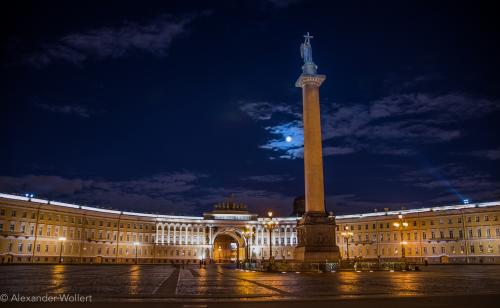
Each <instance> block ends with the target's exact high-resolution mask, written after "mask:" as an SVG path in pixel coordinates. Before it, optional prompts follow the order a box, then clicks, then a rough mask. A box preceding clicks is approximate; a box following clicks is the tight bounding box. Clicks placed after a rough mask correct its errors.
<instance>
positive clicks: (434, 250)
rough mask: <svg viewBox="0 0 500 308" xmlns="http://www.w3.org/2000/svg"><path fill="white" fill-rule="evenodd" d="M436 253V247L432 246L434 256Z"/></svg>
mask: <svg viewBox="0 0 500 308" xmlns="http://www.w3.org/2000/svg"><path fill="white" fill-rule="evenodd" d="M435 253H436V247H434V246H432V254H435Z"/></svg>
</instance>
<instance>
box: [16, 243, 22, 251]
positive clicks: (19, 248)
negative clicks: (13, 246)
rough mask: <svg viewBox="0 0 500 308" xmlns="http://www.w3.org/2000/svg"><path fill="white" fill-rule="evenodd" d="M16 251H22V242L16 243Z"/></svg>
mask: <svg viewBox="0 0 500 308" xmlns="http://www.w3.org/2000/svg"><path fill="white" fill-rule="evenodd" d="M17 251H18V252H23V243H19V244H17Z"/></svg>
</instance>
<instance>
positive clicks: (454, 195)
mask: <svg viewBox="0 0 500 308" xmlns="http://www.w3.org/2000/svg"><path fill="white" fill-rule="evenodd" d="M398 181H399V182H402V183H404V184H405V185H408V186H413V187H418V188H423V189H425V190H428V191H431V192H434V193H436V194H437V197H436V198H434V199H432V200H430V201H431V202H444V201H447V202H460V201H461V200H463V199H472V200H476V201H484V200H493V199H496V198H498V196H499V195H500V182H498V181H496V180H494V179H493V177H491V176H490V175H489V174H485V173H478V172H476V171H471V170H469V169H468V168H467V167H465V166H462V165H456V164H445V165H442V166H437V167H428V168H425V169H421V170H415V171H411V172H407V173H404V174H402V176H401V177H400V178H399V180H398Z"/></svg>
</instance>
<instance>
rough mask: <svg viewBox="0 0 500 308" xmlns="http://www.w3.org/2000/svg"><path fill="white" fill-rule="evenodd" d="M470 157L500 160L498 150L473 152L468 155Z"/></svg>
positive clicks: (499, 150) (499, 151)
mask: <svg viewBox="0 0 500 308" xmlns="http://www.w3.org/2000/svg"><path fill="white" fill-rule="evenodd" d="M468 155H470V156H475V157H480V158H486V159H489V160H499V159H500V148H497V149H492V150H482V151H473V152H470V153H468Z"/></svg>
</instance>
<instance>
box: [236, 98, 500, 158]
mask: <svg viewBox="0 0 500 308" xmlns="http://www.w3.org/2000/svg"><path fill="white" fill-rule="evenodd" d="M499 109H500V104H499V102H498V101H495V100H490V99H485V98H477V97H472V96H468V95H465V94H459V93H450V94H444V95H430V94H425V93H414V94H391V95H388V96H386V97H383V98H381V99H377V100H374V101H371V102H369V103H367V104H339V103H333V104H324V105H323V106H322V117H321V124H322V137H323V141H324V142H326V144H328V142H329V141H331V140H335V143H336V144H337V146H338V148H339V150H338V151H334V150H333V149H331V147H330V146H328V145H327V146H326V147H325V150H324V152H325V156H327V155H331V154H351V153H355V152H359V151H366V152H369V153H375V154H383V155H413V154H415V153H417V152H418V148H416V146H417V145H422V144H432V143H443V142H449V141H452V140H456V139H458V138H461V137H462V136H464V135H466V134H467V132H466V131H465V130H464V128H463V127H464V126H463V125H462V123H463V122H465V121H469V120H474V119H478V118H480V117H483V116H485V115H487V114H489V113H492V112H497V111H498V110H499ZM242 110H243V111H245V112H246V113H247V114H248V115H249V116H251V117H252V118H253V119H255V120H258V121H268V122H271V124H272V125H268V126H266V127H265V129H266V130H267V131H268V132H269V133H270V138H269V140H268V141H267V142H266V143H265V144H263V145H261V146H260V147H261V148H263V149H268V150H272V151H273V152H275V153H273V154H271V158H277V157H279V158H286V159H296V158H301V157H302V156H303V149H302V143H303V134H302V121H301V115H300V113H298V112H295V111H294V110H291V109H290V107H287V105H280V104H278V105H274V104H271V103H265V104H262V103H256V104H252V105H248V106H246V107H245V108H243V109H242ZM277 114H283V115H285V116H287V120H281V121H279V120H276V119H275V118H277V116H276V115H277ZM287 136H292V137H294V140H296V141H297V142H295V143H287V142H286V140H285V138H286V137H287ZM276 154H277V155H276ZM484 154H486V153H484ZM490 156H491V157H496V156H495V152H491V153H490Z"/></svg>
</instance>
